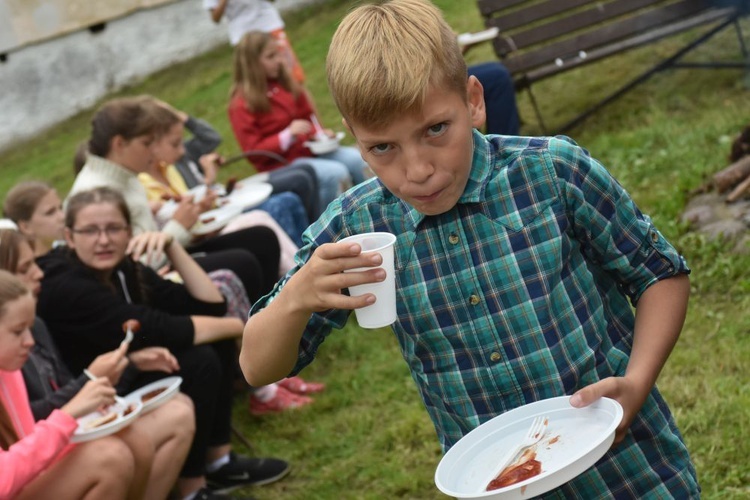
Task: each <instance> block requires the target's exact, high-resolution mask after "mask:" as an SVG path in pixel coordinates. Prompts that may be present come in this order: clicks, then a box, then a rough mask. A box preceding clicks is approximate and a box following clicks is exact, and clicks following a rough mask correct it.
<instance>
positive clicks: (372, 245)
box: [340, 233, 396, 328]
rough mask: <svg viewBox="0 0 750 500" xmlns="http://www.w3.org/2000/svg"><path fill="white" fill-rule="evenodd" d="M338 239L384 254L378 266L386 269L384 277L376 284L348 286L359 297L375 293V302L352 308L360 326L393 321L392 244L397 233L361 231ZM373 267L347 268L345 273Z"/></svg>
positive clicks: (394, 279)
mask: <svg viewBox="0 0 750 500" xmlns="http://www.w3.org/2000/svg"><path fill="white" fill-rule="evenodd" d="M340 242H348V243H357V244H358V245H359V246H360V247H362V253H363V254H365V253H373V252H376V253H379V254H380V255H381V256H382V257H383V263H382V264H381V265H380V267H382V268H383V269H385V280H383V281H380V282H378V283H367V284H364V285H357V286H350V287H349V295H351V296H352V297H358V296H360V295H364V294H366V293H372V294H374V295H375V299H376V300H375V303H374V304H371V305H369V306H366V307H360V308H359V309H355V310H354V314H355V315H356V316H357V322H358V323H359V326H361V327H362V328H381V327H384V326H388V325H390V324H393V323H394V322H395V321H396V278H395V268H394V260H393V245H394V244H395V243H396V236H395V235H393V234H391V233H363V234H355V235H354V236H349V237H347V238H344V239H342V240H340ZM368 269H374V268H372V267H360V268H357V269H348V270H346V271H345V272H349V273H350V272H357V271H367V270H368Z"/></svg>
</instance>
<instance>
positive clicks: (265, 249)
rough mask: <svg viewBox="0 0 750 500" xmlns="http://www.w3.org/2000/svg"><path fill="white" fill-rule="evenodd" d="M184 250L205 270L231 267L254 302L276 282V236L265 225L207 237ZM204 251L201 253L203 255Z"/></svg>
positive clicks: (277, 254) (277, 241) (277, 263)
mask: <svg viewBox="0 0 750 500" xmlns="http://www.w3.org/2000/svg"><path fill="white" fill-rule="evenodd" d="M188 251H189V252H190V253H191V254H197V255H193V258H194V259H195V261H196V262H197V263H198V265H200V266H201V267H202V268H203V269H204V270H205V271H206V272H211V271H216V270H217V269H228V270H230V271H233V272H234V273H235V274H236V275H237V277H238V278H239V279H240V281H242V284H243V285H244V286H245V291H246V292H247V296H248V298H249V299H250V302H251V303H252V302H255V301H256V300H258V299H259V298H260V297H261V296H262V295H264V294H266V293H267V292H269V291H270V290H271V288H273V285H274V284H276V278H277V276H278V272H279V256H280V253H281V250H280V248H279V240H278V239H277V238H276V234H275V233H274V232H273V230H271V229H269V228H268V227H266V226H254V227H249V228H246V229H240V230H237V231H233V232H231V233H227V234H222V235H219V236H214V237H212V238H208V239H207V240H205V241H202V242H200V243H197V244H195V245H192V246H190V247H189V248H188ZM204 253H205V255H204Z"/></svg>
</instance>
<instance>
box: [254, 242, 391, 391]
mask: <svg viewBox="0 0 750 500" xmlns="http://www.w3.org/2000/svg"><path fill="white" fill-rule="evenodd" d="M360 252H361V248H360V246H359V245H357V244H351V245H347V244H335V243H334V244H325V245H321V246H320V247H318V248H317V249H316V250H315V252H314V253H313V254H312V257H310V260H309V261H308V262H307V263H306V264H304V265H303V266H302V267H301V268H300V269H299V270H298V271H297V272H296V273H295V274H294V275H293V276H292V277H291V278H290V279H289V281H288V282H287V283H286V285H285V286H284V287H283V289H282V290H281V292H280V293H279V295H278V296H277V297H276V298H275V299H274V300H273V301H271V303H270V304H269V305H268V307H266V308H265V309H263V310H261V311H259V312H257V313H256V314H254V315H253V316H251V317H250V320H249V321H248V322H247V324H246V325H245V331H244V335H243V338H242V351H241V352H240V367H241V368H242V373H243V374H244V375H245V378H246V379H247V381H248V383H249V384H250V385H253V386H256V387H257V386H261V385H266V384H269V383H271V382H274V381H277V380H280V379H282V378H284V377H286V376H287V375H289V373H290V372H291V370H292V369H293V368H294V365H295V363H296V361H297V351H298V347H299V343H300V339H301V337H302V333H303V332H304V330H305V327H306V326H307V323H308V321H309V320H310V316H311V315H312V314H313V313H315V312H319V311H325V310H328V309H356V308H359V307H364V306H367V305H370V304H372V303H373V302H374V300H375V296H374V295H372V294H365V295H361V296H359V297H349V296H347V295H344V294H342V293H341V290H342V289H343V288H348V287H350V286H353V285H361V284H364V283H376V282H378V281H383V280H384V279H385V271H383V270H382V269H380V268H377V269H372V270H368V271H364V272H356V273H344V272H343V271H344V270H346V269H354V268H358V267H374V266H379V265H380V264H381V263H382V262H381V260H382V259H381V257H380V256H379V255H377V254H365V255H360Z"/></svg>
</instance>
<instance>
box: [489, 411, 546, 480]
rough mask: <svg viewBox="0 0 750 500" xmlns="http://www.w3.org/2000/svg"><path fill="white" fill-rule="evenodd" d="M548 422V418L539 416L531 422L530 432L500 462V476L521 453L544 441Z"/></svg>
mask: <svg viewBox="0 0 750 500" xmlns="http://www.w3.org/2000/svg"><path fill="white" fill-rule="evenodd" d="M548 422H549V420H548V419H547V417H546V416H538V417H536V418H535V419H534V421H533V422H531V427H529V431H528V432H527V433H526V435H525V436H524V437H523V440H522V441H521V442H520V443H518V445H517V446H516V447H515V448H513V449H511V450H510V452H509V453H508V454H507V455H506V456H505V458H504V459H503V460H502V462H500V467H499V468H498V469H497V470H498V474H500V473H501V472H502V471H504V470H505V468H506V467H508V465H510V464H512V463H513V461H514V460H515V459H516V457H517V456H518V455H519V453H521V452H522V451H525V450H526V449H528V448H529V447H531V446H534V445H535V444H536V443H538V442H539V441H541V440H542V438H543V437H544V434H545V432H546V431H547V424H548Z"/></svg>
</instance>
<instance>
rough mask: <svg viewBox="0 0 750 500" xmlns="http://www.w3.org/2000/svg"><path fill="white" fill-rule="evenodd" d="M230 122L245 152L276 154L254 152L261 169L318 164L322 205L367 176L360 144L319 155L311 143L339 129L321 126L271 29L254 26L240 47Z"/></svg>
mask: <svg viewBox="0 0 750 500" xmlns="http://www.w3.org/2000/svg"><path fill="white" fill-rule="evenodd" d="M229 121H230V122H231V124H232V130H233V131H234V135H235V137H236V138H237V142H238V143H239V144H240V147H241V148H242V150H243V151H249V150H262V151H266V152H270V153H272V154H271V155H269V156H268V157H263V156H254V157H253V161H252V163H253V165H255V167H256V168H257V169H258V170H259V171H262V172H263V171H269V170H274V169H278V168H281V167H284V166H285V165H290V166H292V167H293V166H295V165H299V164H307V165H310V166H312V167H313V169H314V170H315V174H316V175H317V176H318V184H319V186H320V201H321V205H320V206H321V207H326V206H327V205H328V203H329V202H330V201H332V200H333V199H334V198H336V196H338V195H339V194H340V192H341V186H342V183H343V184H345V185H346V184H349V183H353V184H359V183H360V182H362V181H363V180H364V179H365V173H364V172H365V169H366V168H367V164H366V163H365V162H364V160H363V159H362V156H361V155H360V154H359V151H358V150H357V149H356V148H352V147H349V146H339V147H338V148H335V149H334V150H333V151H330V152H327V153H325V154H320V155H314V154H313V153H312V152H311V151H310V149H309V148H308V147H307V146H305V142H307V141H312V140H315V139H316V138H321V137H324V138H325V137H332V136H333V132H332V131H331V130H328V129H325V130H324V129H322V128H320V126H319V124H318V123H317V120H316V119H315V114H314V109H313V106H312V105H311V103H310V101H309V99H308V97H307V94H306V92H305V91H304V89H303V88H302V87H301V86H300V84H298V83H297V82H295V81H294V80H293V79H292V78H291V77H290V76H289V73H288V71H287V69H286V65H285V64H284V60H283V57H282V54H281V52H280V50H279V45H278V42H277V41H276V40H275V39H274V38H273V37H272V36H271V35H269V34H268V33H261V32H259V31H251V32H249V33H247V34H245V36H243V37H242V40H240V43H239V45H237V47H236V49H235V52H234V83H233V85H232V91H231V100H230V103H229ZM276 156H277V157H279V158H275V157H276ZM281 159H283V160H284V162H282V161H280V160H281Z"/></svg>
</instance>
